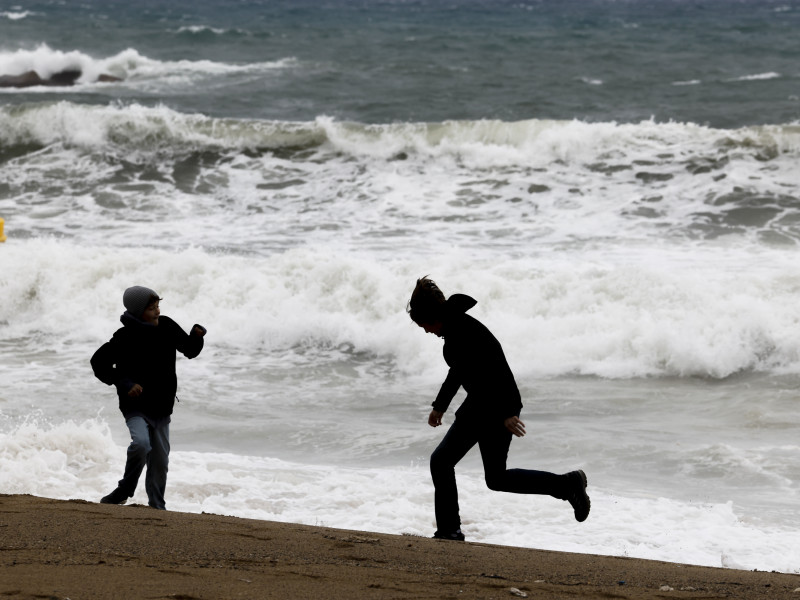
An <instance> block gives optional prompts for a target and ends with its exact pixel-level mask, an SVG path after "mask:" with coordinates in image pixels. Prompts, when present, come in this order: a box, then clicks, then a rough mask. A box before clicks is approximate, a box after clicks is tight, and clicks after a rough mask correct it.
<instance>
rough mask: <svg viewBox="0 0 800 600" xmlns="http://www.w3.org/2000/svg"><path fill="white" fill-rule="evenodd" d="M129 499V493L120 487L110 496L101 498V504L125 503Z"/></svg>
mask: <svg viewBox="0 0 800 600" xmlns="http://www.w3.org/2000/svg"><path fill="white" fill-rule="evenodd" d="M127 501H128V494H126V493H125V492H123V491H122V490H121V489H120V488H117V489H115V490H114V491H113V492H111V493H110V494H109V495H108V496H104V497H103V498H101V499H100V504H125V503H126V502H127Z"/></svg>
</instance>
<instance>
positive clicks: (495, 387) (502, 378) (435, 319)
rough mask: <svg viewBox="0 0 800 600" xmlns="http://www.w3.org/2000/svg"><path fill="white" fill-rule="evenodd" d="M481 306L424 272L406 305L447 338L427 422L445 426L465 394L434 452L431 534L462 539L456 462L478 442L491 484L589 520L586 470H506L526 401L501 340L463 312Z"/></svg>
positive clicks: (521, 426)
mask: <svg viewBox="0 0 800 600" xmlns="http://www.w3.org/2000/svg"><path fill="white" fill-rule="evenodd" d="M476 304H477V302H476V301H475V300H473V299H472V298H470V297H469V296H466V295H464V294H453V295H452V296H450V297H449V298H448V299H446V300H445V297H444V294H443V293H442V292H441V290H440V289H439V288H438V287H437V285H436V284H435V283H434V282H433V281H431V280H430V279H428V278H427V277H423V278H421V279H418V280H417V285H416V287H415V289H414V292H413V294H412V295H411V300H410V301H409V303H408V313H409V316H410V317H411V319H412V320H413V321H414V322H415V323H416V324H417V325H419V326H420V327H421V328H423V329H424V330H425V332H426V333H433V334H435V335H437V336H438V337H441V338H443V339H444V350H443V352H444V359H445V362H446V363H447V365H448V367H450V369H449V371H448V373H447V377H446V378H445V380H444V383H442V386H441V388H440V389H439V393H438V394H437V396H436V399H435V400H434V402H433V407H432V410H431V413H430V415H429V416H428V424H429V425H430V426H431V427H438V426H439V425H441V424H442V417H443V416H444V413H445V411H446V410H447V408H448V407H449V406H450V402H451V401H452V400H453V398H454V396H455V395H456V392H458V390H459V388H461V387H463V388H464V390H465V391H466V392H467V397H466V398H465V399H464V402H463V403H462V404H461V406H460V407H459V409H458V410H457V411H456V419H455V422H454V423H453V424H452V425H451V426H450V429H449V430H448V432H447V434H446V435H445V436H444V439H442V441H441V443H440V444H439V446H438V447H437V448H436V450H435V451H434V452H433V454H432V455H431V476H432V478H433V485H434V490H435V492H434V503H435V510H436V526H437V529H436V532H435V533H434V537H436V538H441V539H446V540H464V534H463V533H462V531H461V517H460V514H459V506H458V491H457V488H456V476H455V466H456V464H457V463H458V462H459V461H460V460H461V459H462V458H463V457H464V456H465V455H466V453H467V452H468V451H469V450H470V449H471V448H472V447H473V446H475V445H476V444H477V445H478V447H479V448H480V452H481V459H482V461H483V469H484V474H485V479H486V485H487V486H488V487H489V488H490V489H492V490H496V491H500V492H511V493H515V494H544V495H549V496H553V497H555V498H559V499H561V500H567V501H569V503H570V504H571V505H572V508H573V509H574V513H575V518H576V519H577V520H578V521H584V520H585V519H586V518H587V517H588V516H589V510H590V506H591V504H590V500H589V496H588V495H587V494H586V475H585V474H584V472H583V471H572V472H570V473H566V474H564V475H556V474H554V473H549V472H546V471H534V470H528V469H508V468H507V467H506V461H507V458H508V450H509V447H510V445H511V438H512V436H517V437H522V436H524V435H525V424H524V423H523V422H522V421H521V420H520V418H519V415H520V411H521V410H522V401H521V398H520V393H519V389H518V388H517V383H516V381H515V380H514V375H513V373H512V372H511V368H510V367H509V366H508V361H507V360H506V357H505V354H504V353H503V348H502V347H501V346H500V342H498V341H497V338H495V337H494V335H492V332H491V331H489V329H488V328H487V327H486V326H485V325H483V323H481V322H480V321H478V320H477V319H475V318H473V317H471V316H470V315H468V314H466V312H467V311H468V310H469V309H470V308H472V307H473V306H475V305H476Z"/></svg>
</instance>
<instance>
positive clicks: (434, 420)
mask: <svg viewBox="0 0 800 600" xmlns="http://www.w3.org/2000/svg"><path fill="white" fill-rule="evenodd" d="M443 416H444V413H443V412H439V411H438V410H432V411H431V414H430V415H428V425H430V426H431V427H438V426H439V425H441V424H442V417H443Z"/></svg>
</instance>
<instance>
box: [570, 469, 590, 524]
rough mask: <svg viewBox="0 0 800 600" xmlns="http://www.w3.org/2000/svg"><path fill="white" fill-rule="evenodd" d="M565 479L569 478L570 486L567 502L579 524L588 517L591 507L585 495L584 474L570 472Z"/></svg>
mask: <svg viewBox="0 0 800 600" xmlns="http://www.w3.org/2000/svg"><path fill="white" fill-rule="evenodd" d="M567 477H569V486H570V492H569V496H567V500H569V503H570V504H571V505H572V508H573V510H574V511H575V520H576V521H578V522H579V523H581V522H583V521H585V520H586V518H587V517H588V516H589V510H590V509H591V507H592V502H591V501H590V500H589V496H588V494H587V493H586V484H587V482H586V473H584V472H583V471H571V472H570V473H567Z"/></svg>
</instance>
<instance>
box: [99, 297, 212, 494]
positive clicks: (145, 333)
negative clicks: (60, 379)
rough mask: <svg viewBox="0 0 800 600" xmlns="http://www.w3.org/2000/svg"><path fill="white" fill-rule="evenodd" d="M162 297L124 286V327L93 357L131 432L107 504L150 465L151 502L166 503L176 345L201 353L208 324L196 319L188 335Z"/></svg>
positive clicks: (133, 487) (129, 489)
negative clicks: (163, 312)
mask: <svg viewBox="0 0 800 600" xmlns="http://www.w3.org/2000/svg"><path fill="white" fill-rule="evenodd" d="M160 301H161V298H159V297H158V294H156V293H155V292H154V291H153V290H151V289H150V288H146V287H142V286H134V287H130V288H128V289H127V290H125V293H124V294H123V296H122V302H123V304H124V305H125V309H126V310H125V312H124V313H123V314H122V316H121V317H120V321H122V325H123V327H121V328H120V329H118V330H117V331H116V333H114V336H113V337H112V338H111V340H110V341H108V342H106V343H105V344H103V345H102V346H100V348H98V350H97V352H95V353H94V355H93V356H92V359H91V364H92V370H93V371H94V374H95V376H96V377H97V378H98V379H99V380H100V381H102V382H103V383H105V384H106V385H113V386H115V387H116V388H117V396H118V397H119V409H120V411H121V412H122V415H123V416H124V417H125V423H126V424H127V426H128V430H129V431H130V434H131V443H130V445H129V446H128V452H127V461H126V464H125V473H124V475H123V476H122V479H121V480H120V481H119V484H118V486H117V488H116V489H115V490H114V491H113V492H111V493H110V494H108V495H107V496H105V497H103V498H102V499H101V500H100V502H102V503H104V504H124V503H125V502H126V501H127V500H128V498H130V497H131V496H133V493H134V491H135V490H136V485H137V484H138V482H139V476H140V475H141V474H142V470H143V469H144V468H145V466H147V475H146V476H145V490H146V491H147V498H148V503H149V505H150V506H152V507H153V508H158V509H161V510H165V509H166V505H165V503H164V490H165V489H166V486H167V470H168V467H169V448H170V446H169V423H170V420H171V417H170V415H172V409H173V406H174V404H175V398H176V395H175V393H176V391H177V388H178V378H177V375H176V374H175V359H176V351H178V352H181V353H182V354H183V355H184V356H186V358H194V357H196V356H197V355H198V354H200V351H201V350H202V349H203V336H204V335H205V334H206V330H205V328H204V327H202V326H200V325H194V326H193V327H192V330H191V333H189V334H188V335H187V334H186V332H185V331H184V330H183V329H181V327H180V326H179V325H178V324H177V323H176V322H175V321H173V320H172V319H170V318H169V317H167V316H163V315H161V310H160V307H159V302H160Z"/></svg>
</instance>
